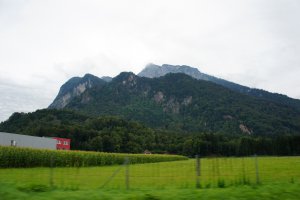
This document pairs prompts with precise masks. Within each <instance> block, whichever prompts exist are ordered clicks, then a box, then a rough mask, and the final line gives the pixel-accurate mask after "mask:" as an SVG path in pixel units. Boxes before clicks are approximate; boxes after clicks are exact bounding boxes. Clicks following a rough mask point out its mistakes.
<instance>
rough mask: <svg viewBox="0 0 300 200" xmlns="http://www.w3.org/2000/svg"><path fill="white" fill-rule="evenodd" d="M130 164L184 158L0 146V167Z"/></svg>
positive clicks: (181, 157) (180, 157) (180, 158)
mask: <svg viewBox="0 0 300 200" xmlns="http://www.w3.org/2000/svg"><path fill="white" fill-rule="evenodd" d="M126 157H127V158H128V159H129V162H130V163H131V164H136V163H154V162H164V161H176V160H186V159H187V158H186V157H184V156H178V155H157V154H153V155H144V154H121V153H102V152H88V151H58V150H42V149H31V148H20V147H4V146H0V168H9V167H15V168H17V167H51V166H53V167H88V166H104V165H118V164H122V163H124V160H125V158H126Z"/></svg>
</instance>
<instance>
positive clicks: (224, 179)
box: [0, 157, 300, 200]
mask: <svg viewBox="0 0 300 200" xmlns="http://www.w3.org/2000/svg"><path fill="white" fill-rule="evenodd" d="M195 165H196V162H195V159H190V160H185V161H173V162H161V163H151V164H135V165H130V166H129V168H128V169H129V170H128V172H129V173H128V174H129V176H128V177H129V187H130V190H125V189H126V184H125V183H126V178H125V177H126V176H125V174H126V173H125V166H120V165H117V166H102V167H86V168H52V169H51V168H22V169H20V168H13V169H12V168H7V169H0V182H1V186H0V195H1V196H2V197H4V196H5V194H6V195H8V196H7V197H5V199H8V200H10V199H18V198H19V199H21V198H23V199H26V198H27V199H62V198H60V197H59V196H60V194H64V195H63V196H65V197H66V195H74V199H89V198H87V197H86V194H88V195H92V196H93V198H91V199H97V198H98V199H172V198H171V196H172V195H173V196H174V195H175V197H176V198H177V199H184V198H183V197H188V196H189V197H190V198H186V199H192V198H193V197H199V198H200V197H201V198H204V197H203V196H206V197H207V198H208V199H218V198H221V199H226V198H225V196H226V195H230V196H231V197H232V198H229V197H228V198H227V199H241V197H243V199H253V198H254V197H255V194H256V195H261V197H263V198H264V199H277V197H282V198H281V199H300V187H299V186H300V185H299V184H300V157H258V174H259V180H260V184H258V185H257V184H256V168H255V159H254V158H253V157H247V158H203V159H201V170H200V171H201V175H200V184H201V189H200V190H199V189H198V190H197V189H196V188H195V185H196V170H195ZM113 174H115V176H114V177H112V175H113ZM105 183H106V184H105ZM103 185H104V187H103ZM30 194H31V195H30ZM147 195H148V196H147ZM224 195H225V196H224ZM241 195H242V196H241ZM1 196H0V198H1ZM9 196H11V197H9ZM22 196H24V197H22ZM25 196H26V197H25ZM94 196H95V198H94ZM96 197H97V198H96ZM100 197H101V198H100ZM223 197H224V198H223ZM244 197H245V198H244ZM176 198H173V199H176ZM201 198H200V199H201ZM204 199H205V198H204ZM278 199H279V198H278Z"/></svg>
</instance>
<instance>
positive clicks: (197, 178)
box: [196, 155, 201, 189]
mask: <svg viewBox="0 0 300 200" xmlns="http://www.w3.org/2000/svg"><path fill="white" fill-rule="evenodd" d="M200 187H201V186H200V158H199V156H198V155H196V188H198V189H199V188H200Z"/></svg>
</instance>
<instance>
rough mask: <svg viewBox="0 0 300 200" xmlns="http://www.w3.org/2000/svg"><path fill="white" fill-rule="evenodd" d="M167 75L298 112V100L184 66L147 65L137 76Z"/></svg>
mask: <svg viewBox="0 0 300 200" xmlns="http://www.w3.org/2000/svg"><path fill="white" fill-rule="evenodd" d="M168 73H184V74H187V75H189V76H191V77H193V78H196V79H199V80H206V81H211V82H213V83H216V84H218V85H222V86H224V87H226V88H229V89H231V90H233V91H236V92H240V93H242V94H246V95H250V96H254V97H257V98H260V99H265V100H269V101H273V102H276V103H280V104H284V105H288V106H291V107H293V108H296V109H298V110H299V111H300V100H298V99H293V98H290V97H288V96H286V95H282V94H277V93H271V92H267V91H264V90H261V89H254V88H250V87H246V86H242V85H239V84H236V83H233V82H230V81H227V80H224V79H220V78H216V77H214V76H210V75H208V74H204V73H201V72H200V71H199V70H198V69H197V68H193V67H189V66H186V65H167V64H164V65H162V66H159V65H155V64H152V63H151V64H148V65H147V66H146V67H145V68H144V69H143V70H142V71H141V72H140V73H139V74H138V76H141V77H148V78H157V77H161V76H164V75H166V74H168Z"/></svg>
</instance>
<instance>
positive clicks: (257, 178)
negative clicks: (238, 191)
mask: <svg viewBox="0 0 300 200" xmlns="http://www.w3.org/2000/svg"><path fill="white" fill-rule="evenodd" d="M254 161H255V174H256V184H260V178H259V169H258V160H257V155H256V154H255V155H254Z"/></svg>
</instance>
